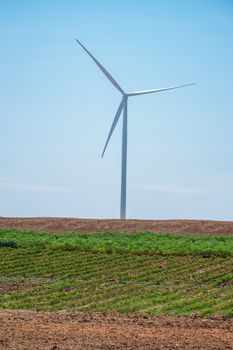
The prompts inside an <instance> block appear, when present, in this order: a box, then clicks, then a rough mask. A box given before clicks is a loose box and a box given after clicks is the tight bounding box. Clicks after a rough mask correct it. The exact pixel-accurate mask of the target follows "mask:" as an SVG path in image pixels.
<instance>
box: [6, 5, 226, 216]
mask: <svg viewBox="0 0 233 350" xmlns="http://www.w3.org/2000/svg"><path fill="white" fill-rule="evenodd" d="M76 37H77V38H79V40H81V41H82V42H83V43H84V44H85V45H86V46H87V47H88V48H89V49H90V51H91V52H93V53H94V54H95V55H96V57H97V58H98V59H99V60H100V62H102V64H103V65H104V66H105V67H106V68H107V69H108V70H109V72H110V73H111V74H112V75H113V77H114V78H115V79H116V80H117V81H118V82H119V84H120V85H121V86H122V87H123V88H124V89H126V90H127V91H131V90H141V89H142V90H143V89H153V88H159V87H164V86H169V85H173V84H178V85H179V84H183V83H189V82H195V81H197V82H199V84H198V85H197V86H194V87H189V88H186V89H180V90H177V91H171V92H164V93H160V94H153V95H145V96H139V97H135V98H132V99H130V101H129V106H128V111H129V131H128V132H129V136H128V141H129V142H128V194H127V216H128V217H129V218H144V219H147V218H153V219H158V218H161V219H164V218H169V219H172V218H187V219H190V218H194V219H222V220H233V137H232V135H233V88H232V86H233V3H232V1H231V0H228V1H227V0H205V1H203V0H202V1H201V0H189V1H184V0H183V1H181V0H177V1H175V0H170V1H169V0H157V1H155V0H151V1H149V0H144V1H135V0H132V1H131V0H125V1H122V0H118V1H109V0H108V1H107V0H106V1H104V0H97V1H96V0H95V1H94V0H92V1H91V0H89V1H88V0H85V1H84V0H83V1H79V0H76V1H74V0H73V1H72V0H67V1H65V0H63V1H58V0H56V1H55V0H50V1H45V0H42V1H24V0H21V1H18V0H14V1H13V0H5V1H4V0H0V39H1V55H0V67H1V70H0V72H1V84H0V96H1V103H0V164H1V167H0V169H1V172H0V216H69V217H86V218H87V217H88V218H94V217H95V218H112V217H118V216H119V200H120V157H121V123H119V125H118V126H117V129H116V132H115V133H114V135H113V137H112V139H111V142H110V144H109V148H108V149H107V152H106V155H105V157H104V158H103V159H101V158H100V156H101V152H102V149H103V146H104V143H105V141H106V137H107V134H108V132H109V128H110V126H111V123H112V120H113V118H114V115H115V113H116V109H117V107H118V104H119V102H120V99H121V96H120V94H119V92H118V91H117V90H115V89H114V87H113V86H112V85H111V84H110V83H109V82H108V81H107V80H106V78H105V77H104V76H103V75H102V74H101V72H100V71H99V70H98V68H97V67H96V66H95V64H94V63H93V62H92V61H91V60H90V58H89V57H88V56H87V55H86V54H85V52H84V51H83V50H82V49H81V48H80V47H79V46H78V45H77V43H76V42H75V40H74V39H75V38H76Z"/></svg>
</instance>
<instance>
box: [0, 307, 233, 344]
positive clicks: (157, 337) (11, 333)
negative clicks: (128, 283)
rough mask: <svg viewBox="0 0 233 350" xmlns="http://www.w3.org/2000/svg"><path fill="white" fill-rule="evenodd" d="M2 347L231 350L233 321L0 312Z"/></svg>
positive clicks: (97, 314) (143, 316) (167, 316)
mask: <svg viewBox="0 0 233 350" xmlns="http://www.w3.org/2000/svg"><path fill="white" fill-rule="evenodd" d="M0 349H8V350H12V349H14V350H15V349H19V350H21V349H27V350H29V349H44V350H47V349H53V350H55V349H56V350H58V349H59V350H64V349H66V350H68V349H70V350H71V349H77V350H78V349H82V350H85V349H88V350H94V349H95V350H96V349H132V350H135V349H162V350H164V349H170V350H171V349H179V350H183V349H189V350H190V349H193V350H195V349H208V350H213V349H215V350H223V349H224V350H226V349H233V321H232V320H224V319H220V318H212V319H200V318H197V317H194V316H193V317H174V316H169V315H165V316H148V315H143V314H131V315H122V314H119V313H105V314H101V313H67V312H56V313H47V312H45V313H42V312H36V311H22V310H21V311H19V310H1V311H0Z"/></svg>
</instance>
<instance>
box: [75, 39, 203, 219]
mask: <svg viewBox="0 0 233 350" xmlns="http://www.w3.org/2000/svg"><path fill="white" fill-rule="evenodd" d="M76 41H77V43H78V44H79V45H80V46H81V47H82V48H83V49H84V51H86V53H87V54H88V55H89V56H90V57H91V58H92V60H93V61H94V62H95V63H96V65H97V66H98V67H99V69H100V70H101V71H102V73H103V74H104V75H105V76H106V78H108V80H109V81H110V82H111V83H112V85H113V86H114V87H115V88H116V89H117V90H118V91H119V92H120V93H121V94H122V100H121V103H120V105H119V107H118V109H117V112H116V115H115V118H114V119H113V122H112V126H111V128H110V131H109V134H108V137H107V140H106V143H105V146H104V149H103V152H102V155H101V157H102V158H103V156H104V154H105V151H106V149H107V146H108V143H109V141H110V138H111V136H112V134H113V131H114V129H115V127H116V125H117V123H118V120H119V118H120V116H121V113H122V112H123V129H122V166H121V210H120V217H121V219H125V216H126V169H127V102H128V97H133V96H138V95H146V94H152V93H156V92H162V91H168V90H174V89H180V88H183V87H187V86H192V85H195V84H196V83H191V84H185V85H179V86H172V87H165V88H160V89H153V90H144V91H135V92H129V93H126V92H125V91H124V90H123V89H122V87H121V86H120V85H119V84H118V83H117V82H116V80H115V79H114V78H113V77H112V76H111V74H110V73H109V72H108V71H107V70H106V69H105V68H104V67H103V66H102V64H101V63H100V62H99V61H97V59H96V58H95V57H94V56H93V55H92V54H91V53H90V52H89V51H88V50H87V48H86V47H85V46H84V45H83V44H82V43H81V42H80V41H79V40H78V39H76Z"/></svg>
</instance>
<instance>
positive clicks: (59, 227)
mask: <svg viewBox="0 0 233 350" xmlns="http://www.w3.org/2000/svg"><path fill="white" fill-rule="evenodd" d="M0 228H16V229H19V230H34V231H44V232H67V231H69V232H71V231H72V232H142V231H150V232H170V233H181V234H183V233H184V234H190V235H221V236H223V235H233V221H208V220H117V219H115V220H97V219H73V218H5V217H3V218H1V217H0Z"/></svg>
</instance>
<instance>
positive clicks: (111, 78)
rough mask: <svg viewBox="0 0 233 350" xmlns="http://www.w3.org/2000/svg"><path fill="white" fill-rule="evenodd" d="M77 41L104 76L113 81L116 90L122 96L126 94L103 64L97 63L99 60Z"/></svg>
mask: <svg viewBox="0 0 233 350" xmlns="http://www.w3.org/2000/svg"><path fill="white" fill-rule="evenodd" d="M75 40H76V41H77V43H78V44H79V45H80V46H81V47H82V48H83V50H84V51H86V53H87V54H88V55H89V56H90V57H91V58H92V59H93V61H94V62H95V63H96V64H97V66H98V67H99V69H100V70H101V71H102V72H103V73H104V75H105V76H106V77H107V78H108V80H110V81H111V83H112V84H113V86H115V88H116V89H117V90H119V91H120V92H121V93H122V94H124V90H123V89H122V88H121V87H120V85H119V84H118V83H117V82H116V80H115V79H113V77H112V76H111V74H109V73H108V72H107V71H106V69H105V68H104V67H103V66H102V64H101V63H100V62H99V61H97V59H96V58H95V57H94V56H93V55H92V54H91V53H90V52H89V51H88V50H87V49H86V48H85V46H84V45H83V44H82V43H81V42H80V41H79V40H78V39H75Z"/></svg>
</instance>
